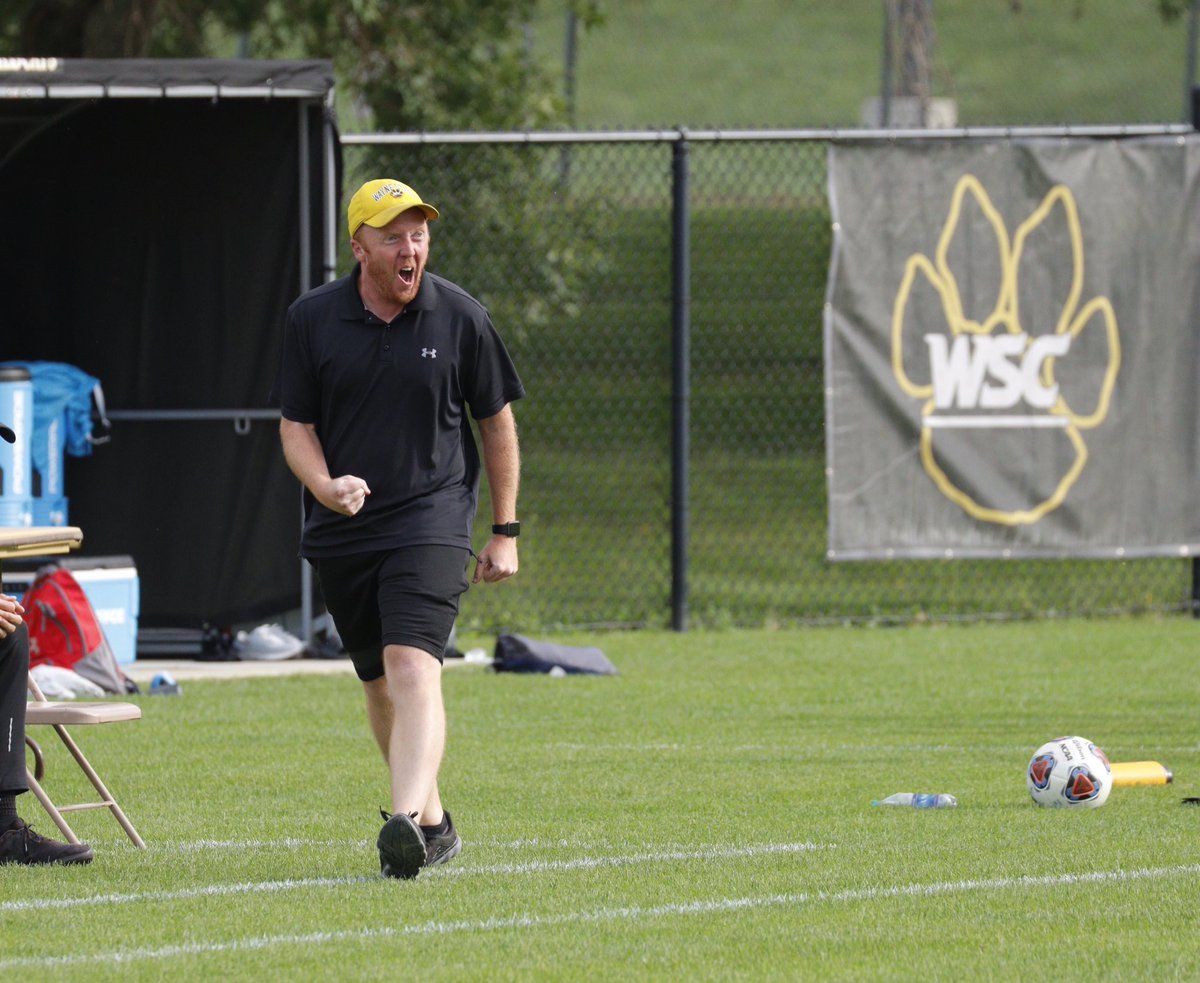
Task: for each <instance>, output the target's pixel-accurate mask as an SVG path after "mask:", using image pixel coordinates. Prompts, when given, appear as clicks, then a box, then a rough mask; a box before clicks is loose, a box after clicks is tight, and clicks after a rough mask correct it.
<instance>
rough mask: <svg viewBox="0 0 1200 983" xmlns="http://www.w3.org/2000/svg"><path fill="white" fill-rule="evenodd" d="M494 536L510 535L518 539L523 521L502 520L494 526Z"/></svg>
mask: <svg viewBox="0 0 1200 983" xmlns="http://www.w3.org/2000/svg"><path fill="white" fill-rule="evenodd" d="M492 535H493V536H510V537H512V538H513V539H516V538H517V537H518V536H519V535H521V523H519V522H502V523H500V524H499V525H498V526H492Z"/></svg>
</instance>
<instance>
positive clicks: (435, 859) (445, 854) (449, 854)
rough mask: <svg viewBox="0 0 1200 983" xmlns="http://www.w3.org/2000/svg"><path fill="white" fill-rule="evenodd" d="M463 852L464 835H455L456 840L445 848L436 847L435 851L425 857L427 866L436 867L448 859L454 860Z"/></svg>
mask: <svg viewBox="0 0 1200 983" xmlns="http://www.w3.org/2000/svg"><path fill="white" fill-rule="evenodd" d="M460 853H462V837H460V836H457V835H456V836H455V837H454V842H453V843H451V844H450V845H449V846H448V847H446V848H445V849H444V850H443V849H439V848H435V849H434V850H433V852H432V853H431V854H430V855H429V856H427V857H426V858H425V866H426V867H436V866H437V865H438V864H444V863H445V862H446V861H447V860H453V859H454V858H455V857H457V856H458V855H459V854H460Z"/></svg>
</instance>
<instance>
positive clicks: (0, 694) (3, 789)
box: [0, 625, 92, 864]
mask: <svg viewBox="0 0 1200 983" xmlns="http://www.w3.org/2000/svg"><path fill="white" fill-rule="evenodd" d="M28 675H29V635H28V633H27V632H26V630H25V626H24V625H21V626H20V627H18V628H17V629H16V630H15V631H12V632H10V633H9V634H7V635H4V636H3V637H0V864H86V863H88V862H90V861H91V859H92V848H91V847H90V846H88V845H87V844H86V843H80V844H78V845H76V844H72V843H59V842H58V841H57V840H49V839H46V838H45V837H44V836H39V835H38V834H37V833H35V832H34V831H33V830H32V829H30V828H29V827H28V826H26V825H25V823H24V822H22V821H21V820H20V819H19V818H18V817H17V809H16V799H17V796H18V795H20V794H21V793H22V792H24V791H26V790H27V783H26V780H25V699H26V697H25V693H26V688H27V686H26V681H27V678H28Z"/></svg>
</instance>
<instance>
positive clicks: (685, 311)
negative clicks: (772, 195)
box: [671, 130, 692, 631]
mask: <svg viewBox="0 0 1200 983" xmlns="http://www.w3.org/2000/svg"><path fill="white" fill-rule="evenodd" d="M672 147H673V152H672V157H671V198H672V201H671V208H672V211H671V218H672V221H671V627H672V628H673V629H674V630H675V631H687V620H688V586H687V575H688V429H689V417H690V415H691V410H690V406H689V400H690V396H691V393H690V387H689V381H688V380H689V374H690V361H691V352H690V341H691V339H690V333H691V321H690V318H691V299H692V292H691V256H690V251H689V244H690V237H691V215H690V213H689V211H688V207H689V206H688V141H687V131H686V130H680V131H679V139H678V140H676V141H675V143H674V144H673V145H672Z"/></svg>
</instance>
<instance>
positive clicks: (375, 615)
mask: <svg viewBox="0 0 1200 983" xmlns="http://www.w3.org/2000/svg"><path fill="white" fill-rule="evenodd" d="M469 557H470V550H468V549H466V548H465V547H458V546H402V547H400V548H399V549H393V550H384V551H381V552H376V553H355V554H353V555H351V556H337V557H325V558H320V559H315V560H313V566H314V567H315V568H316V571H317V578H318V579H319V580H320V583H321V593H322V594H323V595H324V597H325V607H326V609H327V610H328V611H329V614H330V616H331V617H332V618H333V623H334V625H335V626H336V627H337V630H338V634H339V635H340V636H341V638H342V645H343V646H344V647H345V649H346V651H347V652H349V653H350V658H351V659H352V660H353V661H354V671H355V672H357V673H358V678H359V679H361V680H363V682H370V681H371V680H373V679H378V678H379V677H380V676H382V675H383V647H384V646H385V645H410V646H412V647H414V648H419V649H421V650H422V651H425V652H428V653H429V654H430V655H432V656H433V657H434V658H435V659H437V660H438V661H439V662H441V661H442V658H443V656H444V654H445V651H446V641H447V639H449V637H450V630H451V629H452V628H453V627H454V619H455V618H456V617H458V599H459V597H460V596H461V595H462V592H463V591H465V590H466V589H467V560H468V558H469Z"/></svg>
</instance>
